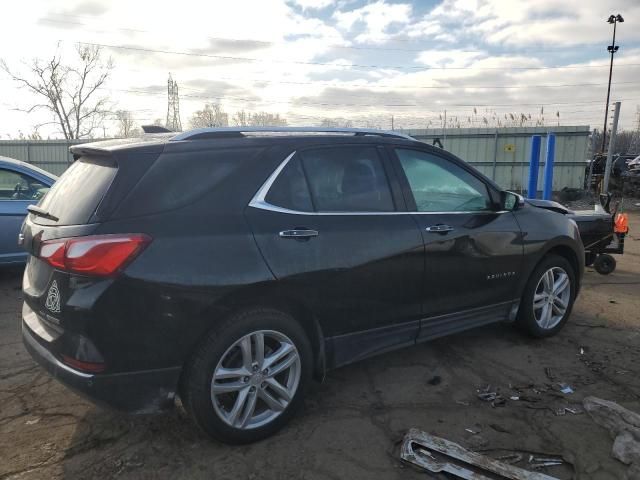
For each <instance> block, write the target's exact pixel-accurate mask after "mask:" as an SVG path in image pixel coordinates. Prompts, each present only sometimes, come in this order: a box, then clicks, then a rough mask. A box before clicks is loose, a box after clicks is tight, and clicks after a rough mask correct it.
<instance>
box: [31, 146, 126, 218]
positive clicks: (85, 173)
mask: <svg viewBox="0 0 640 480" xmlns="http://www.w3.org/2000/svg"><path fill="white" fill-rule="evenodd" d="M117 172H118V167H117V164H116V163H115V161H114V160H112V159H102V158H91V157H81V158H80V159H78V160H77V161H76V162H74V163H73V165H71V166H70V167H69V168H68V169H67V171H66V172H64V174H62V176H61V177H60V179H59V180H58V181H57V182H56V183H55V184H54V185H53V187H52V188H51V190H49V192H48V193H47V194H46V195H45V196H44V198H43V199H42V201H41V202H40V203H39V206H40V207H41V208H42V209H43V210H45V211H47V212H48V213H50V214H51V215H54V216H55V217H58V221H55V222H54V221H52V220H48V219H45V218H42V217H38V216H33V217H34V218H33V221H34V222H35V223H39V224H46V225H51V224H54V225H80V224H84V223H87V222H89V219H90V218H91V216H92V215H93V213H94V212H95V211H96V208H98V205H99V204H100V201H101V200H102V198H103V197H104V195H105V193H106V192H107V190H108V189H109V186H110V185H111V182H112V181H113V179H114V178H115V176H116V173H117Z"/></svg>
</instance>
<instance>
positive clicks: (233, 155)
mask: <svg viewBox="0 0 640 480" xmlns="http://www.w3.org/2000/svg"><path fill="white" fill-rule="evenodd" d="M261 152H262V149H257V148H221V149H216V150H201V151H186V152H175V153H174V152H171V153H163V154H162V155H160V156H159V157H158V159H157V160H156V161H155V162H154V164H153V165H152V166H151V168H150V169H149V170H148V171H147V172H146V173H145V175H144V176H143V177H142V179H141V180H140V182H139V183H138V184H137V185H136V187H135V188H134V189H133V191H132V192H131V194H130V195H129V196H128V197H126V198H125V200H123V203H122V204H121V205H120V206H119V207H118V212H117V213H116V214H115V217H116V218H128V217H135V216H142V215H149V214H152V213H157V212H164V211H168V210H173V209H176V208H180V207H184V206H186V205H189V204H191V203H193V202H195V201H196V200H199V199H201V198H202V197H203V196H205V195H206V194H208V193H210V192H214V191H220V190H223V189H225V188H233V190H232V191H233V194H234V195H236V197H235V198H226V199H225V200H226V201H228V202H233V201H237V199H238V197H237V195H238V194H239V192H238V191H237V190H238V189H237V188H235V187H233V184H234V181H232V180H231V178H232V176H233V175H236V174H238V173H240V172H242V171H243V169H249V168H251V167H250V162H251V161H252V160H253V159H254V158H255V157H256V156H257V155H258V154H260V153H261ZM242 176H243V177H244V178H246V177H247V176H249V174H244V175H242ZM236 181H237V180H236ZM247 201H248V200H247ZM211 208H212V209H214V208H216V206H212V207H211Z"/></svg>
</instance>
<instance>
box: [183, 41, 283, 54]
mask: <svg viewBox="0 0 640 480" xmlns="http://www.w3.org/2000/svg"><path fill="white" fill-rule="evenodd" d="M271 45H272V43H271V42H265V41H261V40H240V39H239V40H235V39H225V38H210V39H209V45H207V46H206V47H204V48H196V49H193V50H192V52H193V53H198V54H206V55H215V54H223V53H226V54H239V53H246V52H253V51H255V50H260V49H264V48H269V47H270V46H271Z"/></svg>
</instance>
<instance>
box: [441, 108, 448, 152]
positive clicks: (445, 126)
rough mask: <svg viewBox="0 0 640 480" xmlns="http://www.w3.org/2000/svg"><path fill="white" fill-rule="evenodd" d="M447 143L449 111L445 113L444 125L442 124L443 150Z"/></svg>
mask: <svg viewBox="0 0 640 480" xmlns="http://www.w3.org/2000/svg"><path fill="white" fill-rule="evenodd" d="M446 143H447V110H446V109H445V111H444V123H443V124H442V148H445V144H446Z"/></svg>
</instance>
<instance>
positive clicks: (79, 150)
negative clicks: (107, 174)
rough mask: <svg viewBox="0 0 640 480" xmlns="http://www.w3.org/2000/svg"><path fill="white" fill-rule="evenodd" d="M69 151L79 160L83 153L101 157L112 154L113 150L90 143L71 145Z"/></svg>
mask: <svg viewBox="0 0 640 480" xmlns="http://www.w3.org/2000/svg"><path fill="white" fill-rule="evenodd" d="M69 151H70V152H71V154H72V155H73V159H74V160H77V159H78V158H80V157H81V156H83V155H98V156H101V157H109V156H111V154H112V152H111V150H105V149H104V148H96V147H92V146H91V145H90V144H87V143H85V144H82V145H74V146H72V147H69Z"/></svg>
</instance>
